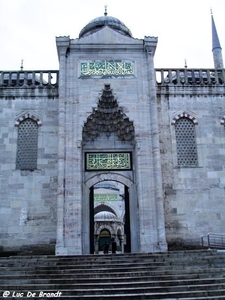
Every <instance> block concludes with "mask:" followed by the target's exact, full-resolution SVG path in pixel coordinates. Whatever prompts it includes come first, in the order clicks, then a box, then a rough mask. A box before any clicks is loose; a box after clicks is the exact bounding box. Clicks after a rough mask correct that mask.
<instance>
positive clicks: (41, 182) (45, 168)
mask: <svg viewBox="0 0 225 300" xmlns="http://www.w3.org/2000/svg"><path fill="white" fill-rule="evenodd" d="M34 91H35V93H34ZM19 93H22V94H23V96H19V95H18V94H19ZM32 93H33V95H32V96H31V94H30V89H27V91H26V89H21V88H20V89H16V88H14V89H13V88H3V89H1V97H0V113H1V119H0V149H1V155H0V174H1V176H0V224H1V226H0V245H1V246H2V247H3V250H5V251H8V250H21V249H29V247H26V246H30V245H37V244H38V245H41V244H55V240H56V209H57V205H56V193H57V151H58V126H57V124H58V100H57V97H50V96H43V94H44V93H43V92H42V91H40V90H39V91H38V89H34V90H33V92H32ZM25 115H29V116H31V115H33V116H36V118H37V119H38V120H39V123H40V126H39V127H38V159H37V169H36V170H33V171H29V170H17V169H16V152H17V134H18V127H17V125H18V120H19V119H20V118H23V116H25Z"/></svg>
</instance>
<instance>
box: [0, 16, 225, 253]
mask: <svg viewBox="0 0 225 300" xmlns="http://www.w3.org/2000/svg"><path fill="white" fill-rule="evenodd" d="M212 40H213V51H212V52H213V58H214V68H212V69H205V68H202V69H188V68H187V67H185V68H183V69H176V68H171V69H166V68H165V69H163V68H161V69H157V68H155V66H154V54H155V51H157V49H156V48H157V43H158V39H157V38H156V37H152V36H145V37H144V39H136V38H134V37H132V34H131V31H130V30H129V28H127V27H126V26H125V24H124V23H122V22H121V21H120V20H118V19H117V18H115V17H110V16H108V15H107V12H105V14H104V16H101V17H98V18H96V19H94V20H92V21H90V22H89V23H88V24H87V25H86V26H85V27H84V28H83V29H82V30H81V32H80V34H79V37H78V38H77V39H71V38H70V37H69V36H63V37H57V38H56V46H57V51H58V58H59V70H53V71H52V70H49V71H35V70H34V71H26V70H20V71H7V70H6V71H1V73H0V98H1V99H0V100H1V101H0V115H1V118H0V120H1V121H0V122H1V126H0V160H1V163H0V191H1V197H0V221H1V226H0V247H1V249H0V250H3V251H10V250H15V251H21V250H24V249H25V250H32V249H34V248H35V247H42V249H48V248H49V249H50V248H51V249H54V251H55V254H56V255H71V254H74V255H75V254H90V253H95V254H98V253H101V251H103V244H104V242H108V243H109V244H110V243H111V241H112V239H114V240H115V241H116V243H117V251H118V252H120V253H123V252H132V253H134V252H140V253H144V252H163V251H167V250H168V248H169V247H170V246H172V245H174V244H175V245H182V246H192V247H196V246H199V243H200V237H201V236H202V235H205V234H207V233H209V232H213V233H223V232H224V228H225V205H224V202H225V129H224V126H225V84H224V82H225V72H224V68H223V58H222V49H221V46H220V42H219V38H218V35H217V31H216V26H215V23H214V19H213V16H212Z"/></svg>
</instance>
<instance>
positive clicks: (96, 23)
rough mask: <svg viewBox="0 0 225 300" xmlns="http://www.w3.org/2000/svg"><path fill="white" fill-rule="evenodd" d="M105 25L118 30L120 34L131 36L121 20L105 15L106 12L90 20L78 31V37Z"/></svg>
mask: <svg viewBox="0 0 225 300" xmlns="http://www.w3.org/2000/svg"><path fill="white" fill-rule="evenodd" d="M105 26H109V27H110V28H112V29H114V30H116V31H118V32H119V33H121V34H124V35H126V36H129V37H132V33H131V31H130V30H129V29H128V28H127V27H126V26H125V24H124V23H123V22H121V21H120V20H119V19H117V18H114V17H110V16H107V13H105V14H104V16H101V17H98V18H95V19H93V20H91V21H90V22H89V23H88V24H87V25H86V26H85V27H84V28H83V29H82V30H81V32H80V34H79V38H81V37H84V36H86V35H89V34H92V33H94V32H96V31H98V30H100V29H102V28H103V27H105Z"/></svg>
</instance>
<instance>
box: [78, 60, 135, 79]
mask: <svg viewBox="0 0 225 300" xmlns="http://www.w3.org/2000/svg"><path fill="white" fill-rule="evenodd" d="M79 64H80V66H79V67H80V77H81V78H91V77H94V78H95V77H103V78H106V77H120V76H122V77H127V76H128V77H134V75H135V63H134V61H129V60H94V61H93V60H89V61H80V62H79Z"/></svg>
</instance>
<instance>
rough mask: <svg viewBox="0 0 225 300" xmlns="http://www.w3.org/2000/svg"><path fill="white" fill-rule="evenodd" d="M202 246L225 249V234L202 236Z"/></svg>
mask: <svg viewBox="0 0 225 300" xmlns="http://www.w3.org/2000/svg"><path fill="white" fill-rule="evenodd" d="M201 246H202V247H207V248H209V249H225V234H221V233H208V234H207V235H203V236H201Z"/></svg>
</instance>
